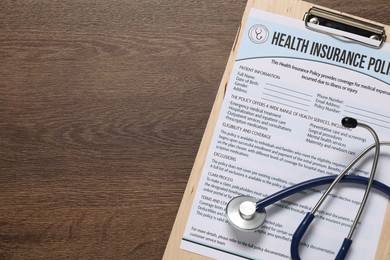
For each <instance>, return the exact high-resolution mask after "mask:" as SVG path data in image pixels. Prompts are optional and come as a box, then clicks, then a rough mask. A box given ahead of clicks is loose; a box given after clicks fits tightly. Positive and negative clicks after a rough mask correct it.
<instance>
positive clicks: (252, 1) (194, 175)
mask: <svg viewBox="0 0 390 260" xmlns="http://www.w3.org/2000/svg"><path fill="white" fill-rule="evenodd" d="M252 8H254V9H261V10H263V11H267V12H270V13H275V14H279V15H283V16H287V17H291V18H295V19H298V20H304V21H305V24H306V27H307V28H308V29H313V30H318V28H317V27H316V26H315V25H316V24H318V23H320V24H321V23H325V24H326V22H328V21H333V22H336V23H337V24H339V25H340V26H341V29H342V30H348V31H349V32H351V33H353V34H357V35H358V37H357V39H348V40H355V41H357V42H359V43H360V44H364V45H367V43H365V42H360V41H361V39H362V37H363V38H370V39H373V40H374V41H375V43H374V44H373V45H372V46H371V47H373V48H380V46H381V45H382V44H383V43H384V42H386V33H385V31H390V27H389V26H387V25H381V24H379V23H375V22H372V21H369V20H366V19H362V18H358V17H355V16H351V15H346V14H341V13H340V12H337V11H335V10H331V9H328V8H324V7H321V6H318V5H313V4H311V3H308V2H304V1H300V0H272V1H269V0H249V1H248V2H247V5H246V8H245V11H244V14H243V18H242V21H241V25H240V27H239V30H238V32H237V35H236V39H235V42H234V44H233V47H232V50H231V53H230V56H229V59H228V63H227V66H226V69H225V72H224V75H223V77H222V81H221V83H220V86H219V89H218V93H217V96H216V99H215V102H214V105H213V108H212V111H211V114H210V117H209V120H208V123H207V126H206V130H205V133H204V136H203V138H202V141H201V145H200V148H199V151H198V154H197V156H196V159H195V162H194V165H193V169H192V171H191V175H190V177H189V180H188V184H187V187H186V189H185V192H184V195H183V198H182V201H181V205H180V208H179V211H178V214H177V216H176V219H175V223H174V226H173V228H172V231H171V235H170V237H169V240H168V243H167V246H166V250H165V253H164V257H163V259H167V260H168V259H209V258H207V257H204V256H201V255H198V254H195V253H192V252H189V251H186V250H183V249H180V242H181V239H182V236H183V232H184V229H185V226H186V224H187V220H188V217H189V214H190V210H191V207H192V203H193V201H194V196H195V192H196V190H197V187H198V183H199V179H200V176H201V174H202V169H203V166H204V164H205V161H206V156H207V152H208V149H209V146H210V143H211V139H212V136H213V133H214V130H215V127H216V121H217V118H218V115H219V113H220V110H221V105H222V102H223V99H224V95H225V91H226V87H227V84H228V81H229V78H230V74H231V72H232V68H233V65H234V62H235V56H236V54H237V50H238V46H239V45H240V41H241V38H242V36H243V35H242V34H243V30H242V28H243V27H244V25H245V24H246V21H247V18H248V15H249V11H250V10H251V9H252ZM313 24H314V28H310V27H313V26H312V25H313ZM324 33H328V34H332V28H331V29H330V32H324ZM335 36H336V37H344V36H343V35H335ZM368 45H370V44H368ZM379 241H380V243H379V245H378V248H377V253H376V259H388V257H389V255H390V207H389V204H388V206H387V210H386V216H385V221H384V223H383V229H382V232H381V236H380V239H379Z"/></svg>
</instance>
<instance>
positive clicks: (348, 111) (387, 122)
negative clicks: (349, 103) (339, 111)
mask: <svg viewBox="0 0 390 260" xmlns="http://www.w3.org/2000/svg"><path fill="white" fill-rule="evenodd" d="M344 112H347V113H351V114H354V115H358V116H362V117H366V118H369V119H373V120H376V121H380V122H383V123H386V124H390V122H389V121H385V120H382V119H378V118H375V117H371V116H367V115H363V114H360V113H356V112H354V111H350V110H344Z"/></svg>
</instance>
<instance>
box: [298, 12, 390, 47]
mask: <svg viewBox="0 0 390 260" xmlns="http://www.w3.org/2000/svg"><path fill="white" fill-rule="evenodd" d="M303 20H304V22H305V26H306V28H308V29H310V30H313V31H317V32H321V33H326V34H329V35H331V36H334V37H336V38H339V39H345V40H351V41H354V42H357V43H360V44H363V45H366V46H369V47H373V48H380V47H381V46H382V44H383V43H384V42H385V41H386V33H385V29H384V27H383V26H379V25H376V24H371V23H368V22H365V21H360V20H357V19H354V18H352V17H349V16H345V15H341V14H337V13H333V12H330V11H327V10H323V9H320V8H317V7H312V8H310V10H309V11H308V12H306V13H305V15H304V17H303Z"/></svg>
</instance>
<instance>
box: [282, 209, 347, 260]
mask: <svg viewBox="0 0 390 260" xmlns="http://www.w3.org/2000/svg"><path fill="white" fill-rule="evenodd" d="M314 217H315V216H314V214H313V213H311V212H307V213H306V215H305V217H304V218H303V220H302V222H301V224H300V225H299V226H298V228H297V229H296V230H295V232H294V234H293V236H292V240H291V245H290V254H291V258H292V260H301V257H300V256H299V245H300V243H301V240H302V237H303V236H304V235H305V233H306V230H307V229H308V228H309V226H310V224H311V222H313V219H314ZM351 244H352V240H351V239H348V238H345V239H344V241H343V244H342V245H341V248H340V250H339V252H338V253H337V255H336V258H335V260H343V259H344V258H345V256H346V255H347V253H348V250H349V248H350V247H351Z"/></svg>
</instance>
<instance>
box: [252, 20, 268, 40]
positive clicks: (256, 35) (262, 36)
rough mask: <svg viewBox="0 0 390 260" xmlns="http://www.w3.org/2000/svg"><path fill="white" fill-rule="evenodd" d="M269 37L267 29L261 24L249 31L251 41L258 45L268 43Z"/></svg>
mask: <svg viewBox="0 0 390 260" xmlns="http://www.w3.org/2000/svg"><path fill="white" fill-rule="evenodd" d="M268 35H269V32H268V29H267V27H265V26H264V25H261V24H255V25H253V26H252V27H251V28H250V29H249V39H250V40H251V41H252V42H254V43H257V44H260V43H263V42H265V41H267V39H268Z"/></svg>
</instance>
